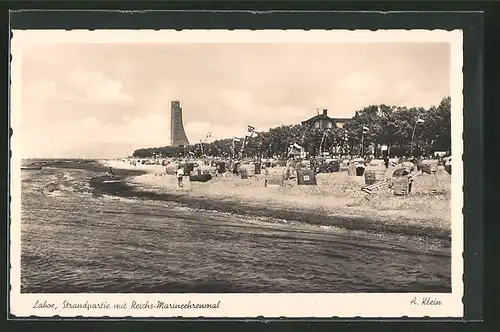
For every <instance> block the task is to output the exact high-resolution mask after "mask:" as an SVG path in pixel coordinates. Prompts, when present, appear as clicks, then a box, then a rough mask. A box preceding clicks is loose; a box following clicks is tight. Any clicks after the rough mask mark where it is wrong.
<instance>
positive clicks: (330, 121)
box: [302, 109, 351, 129]
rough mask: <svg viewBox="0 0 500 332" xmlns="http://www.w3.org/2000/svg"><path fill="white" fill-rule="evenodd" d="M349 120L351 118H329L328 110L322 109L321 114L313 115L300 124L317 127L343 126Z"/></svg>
mask: <svg viewBox="0 0 500 332" xmlns="http://www.w3.org/2000/svg"><path fill="white" fill-rule="evenodd" d="M350 120H351V119H349V118H331V117H329V116H328V110H327V109H324V110H323V112H322V113H321V114H318V115H316V116H313V117H312V118H310V119H308V120H305V121H302V125H303V126H309V127H311V128H319V129H327V128H343V127H344V125H345V124H346V123H348V122H349V121H350Z"/></svg>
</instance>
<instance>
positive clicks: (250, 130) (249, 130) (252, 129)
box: [247, 125, 255, 133]
mask: <svg viewBox="0 0 500 332" xmlns="http://www.w3.org/2000/svg"><path fill="white" fill-rule="evenodd" d="M254 130H255V127H254V126H251V125H248V126H247V131H248V132H249V133H253V132H254Z"/></svg>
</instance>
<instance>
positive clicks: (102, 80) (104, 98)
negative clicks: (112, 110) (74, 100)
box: [67, 69, 134, 105]
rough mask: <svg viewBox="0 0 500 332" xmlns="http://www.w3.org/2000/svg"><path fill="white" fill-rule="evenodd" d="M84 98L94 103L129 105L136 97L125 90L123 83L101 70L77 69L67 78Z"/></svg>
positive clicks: (69, 83)
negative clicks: (107, 75)
mask: <svg viewBox="0 0 500 332" xmlns="http://www.w3.org/2000/svg"><path fill="white" fill-rule="evenodd" d="M67 83H68V87H69V88H71V89H73V90H74V91H75V92H76V94H77V95H78V96H80V97H81V98H82V99H83V100H86V101H88V102H93V103H103V104H118V105H128V104H131V103H132V102H133V101H134V99H133V98H132V96H131V95H129V94H126V93H125V92H124V91H123V86H122V83H121V82H120V81H118V80H114V79H111V78H109V77H106V76H105V75H104V74H102V73H99V72H92V71H85V70H80V69H79V70H75V71H74V72H72V73H71V74H70V76H69V77H68V80H67Z"/></svg>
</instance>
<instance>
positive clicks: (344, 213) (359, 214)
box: [96, 161, 451, 241]
mask: <svg viewBox="0 0 500 332" xmlns="http://www.w3.org/2000/svg"><path fill="white" fill-rule="evenodd" d="M103 164H104V165H106V166H108V165H112V167H114V168H116V169H123V170H135V173H136V175H135V176H130V177H127V178H124V182H123V183H122V184H117V185H113V186H106V187H105V188H104V189H103V190H105V191H107V192H108V193H109V194H114V195H119V196H124V197H126V196H136V197H137V196H142V197H148V198H154V199H158V200H168V201H174V202H178V203H183V204H187V205H189V206H191V207H195V208H200V209H207V210H217V211H221V212H231V213H238V214H244V215H245V214H246V215H255V216H262V217H272V218H281V219H285V220H299V221H302V222H307V223H311V224H320V225H330V226H339V227H343V228H346V229H350V230H366V231H374V232H383V233H396V234H401V235H410V236H422V237H429V238H435V239H441V240H446V241H450V240H451V239H450V236H451V216H450V215H451V206H450V197H451V183H450V177H449V175H448V174H447V173H446V172H439V173H436V174H433V175H427V174H422V175H419V176H417V177H416V178H415V181H414V184H413V193H412V195H411V196H409V197H398V196H395V195H394V194H393V193H392V192H389V191H387V190H381V191H379V192H377V193H376V194H374V195H370V196H368V195H366V194H364V193H363V192H362V191H361V188H362V187H363V185H364V178H363V177H356V176H348V175H347V173H346V172H338V173H330V174H318V176H317V180H318V185H317V186H298V185H296V183H295V181H294V180H290V181H288V183H285V186H284V187H274V186H271V187H265V186H264V175H257V176H255V177H251V178H249V179H241V178H239V177H237V176H234V175H232V174H228V175H226V176H224V177H221V176H220V177H215V178H213V179H212V180H210V181H208V182H205V183H201V182H190V181H189V180H188V177H185V178H184V187H182V188H179V187H178V186H177V180H176V178H175V176H171V175H166V174H165V167H163V166H158V165H138V166H137V167H134V166H132V165H129V164H128V163H124V162H109V161H107V162H104V163H103ZM139 172H145V174H141V175H137V173H139ZM96 181H97V180H96ZM101 181H102V179H101Z"/></svg>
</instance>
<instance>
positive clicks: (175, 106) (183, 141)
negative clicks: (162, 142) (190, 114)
mask: <svg viewBox="0 0 500 332" xmlns="http://www.w3.org/2000/svg"><path fill="white" fill-rule="evenodd" d="M170 117H171V119H170V146H179V145H184V146H186V145H189V141H188V138H187V136H186V133H185V132H184V125H183V123H182V107H181V102H180V101H178V100H174V101H172V102H171V110H170Z"/></svg>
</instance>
